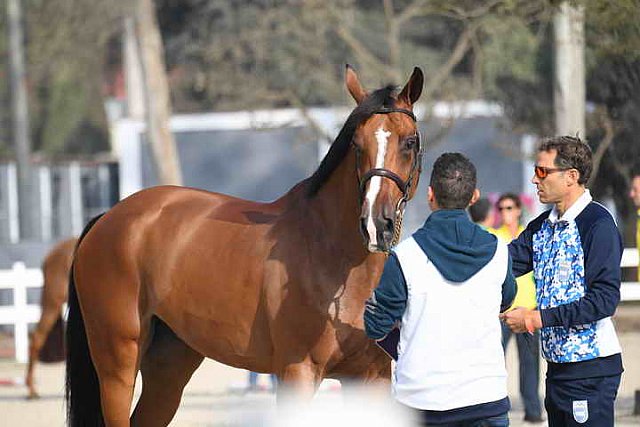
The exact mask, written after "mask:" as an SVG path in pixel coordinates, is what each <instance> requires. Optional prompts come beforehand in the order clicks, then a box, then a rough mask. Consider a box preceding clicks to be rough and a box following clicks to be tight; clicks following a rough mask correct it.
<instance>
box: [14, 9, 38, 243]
mask: <svg viewBox="0 0 640 427" xmlns="http://www.w3.org/2000/svg"><path fill="white" fill-rule="evenodd" d="M7 15H8V16H7V17H8V21H9V25H8V28H9V40H10V49H9V63H10V67H9V73H10V80H11V100H12V108H11V109H12V113H13V114H12V121H13V140H14V143H15V153H16V163H17V169H18V212H19V221H20V239H21V240H22V239H27V240H29V239H34V238H35V237H36V236H37V234H38V233H37V231H38V226H37V216H36V215H37V212H38V209H37V206H36V203H35V201H36V200H35V195H36V194H35V191H34V187H33V177H32V176H31V142H30V141H29V110H28V106H27V88H26V72H25V65H24V49H23V34H24V25H23V21H22V13H21V8H20V0H9V1H8V2H7Z"/></svg>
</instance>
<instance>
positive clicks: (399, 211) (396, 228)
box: [391, 196, 407, 247]
mask: <svg viewBox="0 0 640 427" xmlns="http://www.w3.org/2000/svg"><path fill="white" fill-rule="evenodd" d="M406 204H407V199H405V197H404V196H402V197H401V198H400V200H399V201H398V207H397V208H396V218H395V219H396V220H395V222H394V224H393V239H391V247H394V246H396V245H397V244H398V243H400V235H401V234H402V219H403V218H404V208H405V206H406Z"/></svg>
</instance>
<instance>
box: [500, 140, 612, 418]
mask: <svg viewBox="0 0 640 427" xmlns="http://www.w3.org/2000/svg"><path fill="white" fill-rule="evenodd" d="M591 168H592V159H591V150H590V149H589V146H588V145H586V144H585V143H584V142H582V141H581V140H580V139H578V138H573V137H566V136H565V137H557V138H551V139H547V140H544V141H542V143H541V144H540V146H539V148H538V153H537V158H536V165H535V174H534V177H533V179H532V182H533V184H535V185H536V187H537V190H538V197H539V199H540V202H541V203H548V204H553V208H552V209H551V210H548V211H546V212H544V213H543V214H541V215H540V216H539V217H537V218H536V219H534V220H533V221H531V222H530V223H529V225H528V226H527V228H526V229H525V231H524V232H523V233H522V234H520V236H519V237H518V238H517V239H516V240H514V241H513V242H512V243H511V244H510V245H509V252H510V254H511V258H512V261H513V271H514V274H515V275H516V276H520V275H522V274H525V273H527V272H529V271H531V270H533V272H534V278H535V281H536V299H537V303H538V309H537V310H530V309H526V308H516V309H515V310H512V311H510V312H508V313H505V314H503V315H501V318H502V319H503V320H504V321H505V322H506V324H507V325H508V326H509V327H510V328H511V329H512V330H513V331H514V332H519V333H522V332H529V333H533V332H534V331H535V330H537V329H540V337H541V342H542V354H543V356H544V358H545V359H546V360H547V362H548V368H547V380H546V398H545V407H546V409H547V414H548V416H549V426H552V427H554V426H597V427H607V426H613V425H614V401H615V398H616V395H617V392H618V387H619V385H620V378H621V375H622V371H623V367H622V357H621V349H620V344H619V342H618V338H617V336H616V332H615V329H614V326H613V322H612V321H611V316H612V315H613V314H614V312H615V309H616V307H617V305H618V302H619V301H620V259H621V257H622V249H623V247H622V239H621V237H620V233H619V231H618V228H617V226H616V224H615V221H614V219H613V217H612V216H611V214H610V213H609V211H607V209H606V208H604V207H603V206H602V205H600V204H599V203H596V202H594V201H593V200H592V199H591V195H590V193H589V190H587V189H586V188H585V184H586V182H587V181H588V179H589V175H590V174H591Z"/></svg>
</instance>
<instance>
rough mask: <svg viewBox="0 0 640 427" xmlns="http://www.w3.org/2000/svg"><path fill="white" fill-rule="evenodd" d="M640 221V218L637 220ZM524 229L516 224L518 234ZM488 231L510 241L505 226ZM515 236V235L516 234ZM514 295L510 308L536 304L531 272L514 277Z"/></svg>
mask: <svg viewBox="0 0 640 427" xmlns="http://www.w3.org/2000/svg"><path fill="white" fill-rule="evenodd" d="M639 221H640V220H639ZM523 230H524V227H523V226H521V225H520V226H518V235H519V234H520V233H522V231H523ZM487 231H488V232H489V233H492V234H494V235H496V236H497V237H498V238H499V239H500V240H502V241H504V242H505V243H511V241H512V240H513V238H512V237H511V233H510V232H509V229H508V228H507V226H505V225H503V226H502V227H500V228H489V229H487ZM516 237H517V236H516ZM516 286H517V291H516V297H515V299H514V300H513V304H511V307H510V308H509V309H511V308H515V307H526V308H530V309H534V308H536V306H537V303H536V283H535V281H534V279H533V273H532V272H530V273H527V274H525V275H524V276H520V277H518V278H517V279H516Z"/></svg>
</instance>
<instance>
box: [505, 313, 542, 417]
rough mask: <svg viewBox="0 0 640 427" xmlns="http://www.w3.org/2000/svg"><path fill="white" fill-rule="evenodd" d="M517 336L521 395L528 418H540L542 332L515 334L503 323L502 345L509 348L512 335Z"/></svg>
mask: <svg viewBox="0 0 640 427" xmlns="http://www.w3.org/2000/svg"><path fill="white" fill-rule="evenodd" d="M512 335H515V337H516V347H517V348H518V364H519V370H520V381H519V384H520V397H521V398H522V403H523V404H524V414H525V417H527V418H538V417H540V416H541V414H542V405H541V404H540V395H539V394H538V385H539V384H540V333H539V332H537V331H536V333H534V334H533V335H530V334H514V333H513V332H511V330H510V329H509V327H508V326H506V325H505V324H502V347H503V348H504V349H505V351H506V349H507V344H509V340H510V339H511V336H512Z"/></svg>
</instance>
